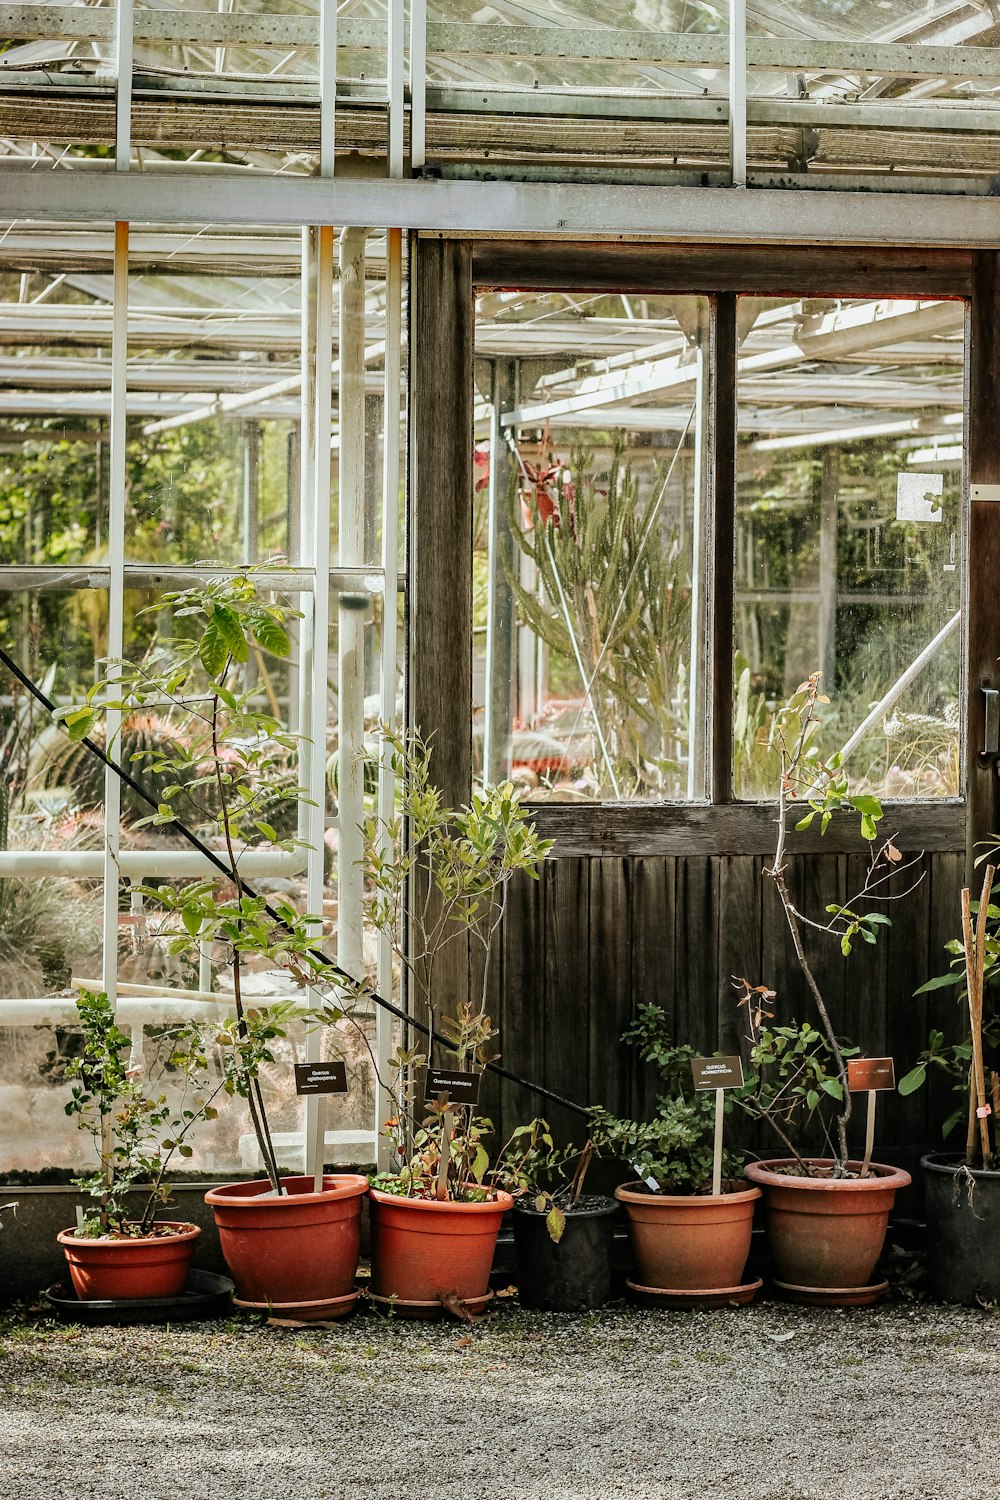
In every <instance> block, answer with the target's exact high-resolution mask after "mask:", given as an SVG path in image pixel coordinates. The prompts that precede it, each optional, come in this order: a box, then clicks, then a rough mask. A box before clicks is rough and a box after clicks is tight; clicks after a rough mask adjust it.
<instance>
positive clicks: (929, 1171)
mask: <svg viewBox="0 0 1000 1500" xmlns="http://www.w3.org/2000/svg"><path fill="white" fill-rule="evenodd" d="M964 1163H965V1159H964V1157H962V1156H961V1155H951V1156H947V1155H944V1154H941V1153H933V1154H931V1155H930V1156H925V1157H924V1158H923V1160H922V1161H921V1163H920V1165H921V1166H922V1167H923V1169H924V1195H925V1197H924V1201H925V1204H926V1212H927V1269H928V1273H929V1277H930V1284H931V1290H932V1292H933V1293H934V1296H935V1297H937V1298H939V1299H940V1300H941V1301H942V1302H962V1303H965V1304H966V1305H968V1306H973V1307H974V1306H976V1305H977V1304H978V1303H981V1302H1000V1172H981V1171H979V1170H978V1169H977V1168H975V1167H972V1168H969V1167H966V1166H965V1164H964Z"/></svg>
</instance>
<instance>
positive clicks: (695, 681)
mask: <svg viewBox="0 0 1000 1500" xmlns="http://www.w3.org/2000/svg"><path fill="white" fill-rule="evenodd" d="M708 320H709V305H708V301H707V299H705V298H699V297H690V296H677V297H650V296H633V297H629V296H624V295H621V296H620V295H610V294H595V295H585V294H573V295H570V294H566V293H520V292H501V293H491V294H488V295H484V296H481V297H480V298H479V299H478V302H477V323H476V353H477V401H476V408H475V417H476V428H475V430H476V450H475V465H474V475H475V479H474V485H475V497H474V517H475V522H474V538H473V548H474V558H473V590H474V599H473V631H474V634H473V705H474V708H473V712H474V723H473V755H474V765H475V769H476V773H477V775H478V776H480V777H483V778H485V779H488V780H497V779H498V778H501V777H505V776H510V777H512V778H513V779H514V780H515V781H518V782H521V783H523V784H524V786H525V787H526V789H527V792H526V795H527V796H528V797H529V798H530V799H532V800H536V801H629V800H633V801H635V800H638V801H690V800H696V799H702V798H704V796H705V746H704V733H703V730H702V727H701V726H702V725H703V723H704V720H705V712H704V704H705V693H706V681H705V672H704V661H703V657H704V639H705V629H704V620H705V592H704V586H703V580H704V577H705V547H706V535H707V531H706V515H705V509H706V506H705V495H706V484H705V476H706V461H705V457H706V451H707V432H706V419H705V414H706V410H707V407H706V390H707V329H708Z"/></svg>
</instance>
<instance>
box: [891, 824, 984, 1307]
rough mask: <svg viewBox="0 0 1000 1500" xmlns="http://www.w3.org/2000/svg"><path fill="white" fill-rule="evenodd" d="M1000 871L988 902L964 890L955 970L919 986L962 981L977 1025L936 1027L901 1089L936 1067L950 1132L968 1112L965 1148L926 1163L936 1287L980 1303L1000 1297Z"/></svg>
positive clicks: (950, 1296) (953, 1298) (939, 1292)
mask: <svg viewBox="0 0 1000 1500" xmlns="http://www.w3.org/2000/svg"><path fill="white" fill-rule="evenodd" d="M994 853H995V851H994ZM994 875H995V869H994V866H993V865H992V864H987V866H986V871H985V875H984V878H983V885H982V890H981V893H980V896H979V901H978V903H976V902H974V901H973V900H972V893H971V891H970V890H969V889H968V888H966V889H965V890H963V892H962V937H961V938H957V939H953V940H952V942H950V943H949V944H948V950H949V951H950V952H951V954H952V966H951V970H950V971H949V973H947V974H945V975H940V976H938V977H936V978H934V979H931V980H929V981H928V983H927V984H924V985H922V986H921V987H920V989H919V990H918V991H917V994H924V993H926V992H927V991H929V990H937V989H941V988H944V987H946V986H949V987H950V986H956V987H960V994H959V998H960V1000H961V1001H962V1002H963V1003H964V1006H965V1008H966V1009H967V1012H968V1021H969V1025H968V1034H967V1036H965V1037H964V1038H963V1039H962V1040H961V1041H959V1042H956V1043H953V1044H950V1045H948V1044H946V1043H945V1038H944V1034H943V1033H942V1032H940V1031H932V1032H931V1035H930V1039H929V1044H928V1047H927V1048H926V1049H925V1051H924V1052H923V1053H922V1054H921V1056H920V1059H919V1061H918V1062H917V1065H916V1066H915V1067H914V1068H913V1069H912V1070H911V1072H909V1073H907V1074H906V1076H905V1077H904V1078H901V1079H900V1082H899V1091H900V1093H902V1094H911V1093H913V1092H914V1091H915V1090H916V1089H918V1088H919V1087H920V1086H921V1084H922V1083H923V1082H924V1081H925V1079H926V1078H927V1076H928V1073H930V1072H936V1073H940V1074H943V1075H944V1076H945V1077H947V1078H948V1079H950V1080H951V1082H952V1083H953V1085H954V1087H955V1090H956V1091H957V1093H958V1095H959V1100H960V1103H959V1107H958V1108H957V1109H956V1110H955V1111H954V1113H953V1114H952V1115H951V1116H950V1117H949V1118H948V1120H946V1122H945V1126H944V1134H945V1135H948V1134H950V1133H951V1131H952V1129H954V1127H955V1126H956V1125H958V1124H959V1123H961V1122H964V1123H965V1125H966V1136H965V1149H964V1151H962V1152H952V1153H946V1152H930V1153H928V1154H927V1155H926V1156H924V1157H923V1158H922V1160H921V1166H922V1168H923V1171H924V1205H925V1213H926V1216H927V1252H928V1256H927V1259H928V1271H929V1276H930V1283H931V1289H932V1290H933V1292H934V1295H935V1296H936V1297H939V1298H940V1299H941V1300H942V1301H943V1302H964V1303H967V1304H969V1305H970V1306H977V1305H981V1304H982V1303H984V1302H996V1301H998V1300H1000V1254H998V1253H997V1236H998V1233H1000V1123H998V1116H1000V1071H998V1069H1000V1018H998V1016H997V1014H996V1012H995V1011H994V1010H993V1009H992V1007H988V1006H987V1004H986V997H987V991H988V990H989V989H991V988H993V987H994V986H995V985H996V982H997V979H998V977H1000V941H998V930H997V929H998V923H1000V909H998V908H997V907H996V906H993V905H991V902H990V897H991V895H992V890H993V880H994Z"/></svg>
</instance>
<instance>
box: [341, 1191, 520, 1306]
mask: <svg viewBox="0 0 1000 1500" xmlns="http://www.w3.org/2000/svg"><path fill="white" fill-rule="evenodd" d="M513 1202H514V1200H513V1198H512V1197H511V1196H510V1194H509V1193H502V1192H498V1193H497V1195H496V1197H495V1198H493V1199H491V1200H490V1201H489V1202H487V1203H456V1202H452V1201H451V1200H445V1201H443V1202H439V1201H438V1200H437V1199H424V1198H400V1197H397V1196H396V1195H395V1194H393V1193H383V1192H380V1191H379V1190H378V1189H377V1188H372V1190H371V1198H370V1206H371V1221H372V1281H371V1289H372V1292H373V1293H374V1294H375V1296H376V1297H393V1298H395V1299H397V1300H398V1301H399V1302H401V1303H405V1302H411V1303H413V1302H423V1303H434V1302H438V1301H439V1300H440V1299H441V1298H442V1297H450V1296H452V1295H454V1296H455V1297H457V1298H458V1300H459V1301H460V1302H468V1301H471V1300H472V1299H473V1298H479V1297H485V1296H486V1293H487V1292H488V1291H489V1281H490V1268H491V1267H492V1265H493V1252H494V1250H495V1248H496V1242H497V1234H498V1233H499V1231H500V1222H501V1220H502V1219H503V1216H504V1214H505V1213H506V1212H507V1210H508V1209H509V1208H510V1207H511V1206H512V1205H513Z"/></svg>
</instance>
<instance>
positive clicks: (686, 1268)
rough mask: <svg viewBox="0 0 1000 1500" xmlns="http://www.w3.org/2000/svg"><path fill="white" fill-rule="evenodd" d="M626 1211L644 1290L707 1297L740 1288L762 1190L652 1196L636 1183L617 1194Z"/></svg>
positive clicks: (619, 1189) (616, 1190)
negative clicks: (705, 1293) (715, 1195)
mask: <svg viewBox="0 0 1000 1500" xmlns="http://www.w3.org/2000/svg"><path fill="white" fill-rule="evenodd" d="M615 1197H616V1198H617V1199H618V1200H619V1202H620V1203H623V1204H624V1205H625V1212H626V1214H627V1215H628V1233H629V1240H630V1242H631V1246H632V1257H633V1259H634V1261H635V1269H636V1278H637V1280H638V1282H639V1283H641V1285H642V1286H643V1287H644V1288H652V1289H657V1288H661V1289H664V1290H668V1289H669V1290H671V1291H677V1292H709V1291H716V1290H718V1289H720V1288H733V1287H738V1286H739V1285H740V1280H741V1278H742V1276H743V1268H744V1266H745V1265H746V1263H747V1256H748V1255H749V1254H750V1235H751V1231H752V1229H753V1210H754V1204H755V1203H756V1201H757V1199H758V1198H759V1197H760V1188H757V1187H751V1188H748V1187H745V1186H743V1185H741V1186H740V1188H739V1189H738V1190H737V1191H735V1192H731V1193H722V1194H721V1195H720V1196H719V1197H718V1198H713V1197H711V1196H710V1195H709V1194H707V1193H687V1194H684V1195H681V1194H673V1193H651V1192H649V1191H647V1190H646V1189H645V1188H644V1187H643V1185H642V1183H640V1182H626V1183H625V1184H624V1185H623V1186H622V1187H619V1188H616V1189H615Z"/></svg>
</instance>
